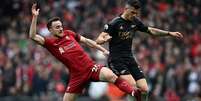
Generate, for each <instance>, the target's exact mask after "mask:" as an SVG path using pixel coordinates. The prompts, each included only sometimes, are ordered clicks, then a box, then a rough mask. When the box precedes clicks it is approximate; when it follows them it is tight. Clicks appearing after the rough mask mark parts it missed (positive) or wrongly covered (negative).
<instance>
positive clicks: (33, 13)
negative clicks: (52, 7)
mask: <svg viewBox="0 0 201 101" xmlns="http://www.w3.org/2000/svg"><path fill="white" fill-rule="evenodd" d="M39 10H40V9H37V8H36V3H34V4H33V5H32V8H31V11H32V15H33V16H38V15H39Z"/></svg>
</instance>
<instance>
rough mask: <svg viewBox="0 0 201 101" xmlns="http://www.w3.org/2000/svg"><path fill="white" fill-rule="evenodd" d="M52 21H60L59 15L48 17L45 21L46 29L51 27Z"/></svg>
mask: <svg viewBox="0 0 201 101" xmlns="http://www.w3.org/2000/svg"><path fill="white" fill-rule="evenodd" d="M54 21H61V19H60V18H59V17H53V18H51V19H49V20H48V22H47V28H48V29H50V28H51V27H52V22H54Z"/></svg>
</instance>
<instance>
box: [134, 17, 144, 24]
mask: <svg viewBox="0 0 201 101" xmlns="http://www.w3.org/2000/svg"><path fill="white" fill-rule="evenodd" d="M133 22H134V23H141V22H142V21H141V19H140V18H138V17H134V18H133Z"/></svg>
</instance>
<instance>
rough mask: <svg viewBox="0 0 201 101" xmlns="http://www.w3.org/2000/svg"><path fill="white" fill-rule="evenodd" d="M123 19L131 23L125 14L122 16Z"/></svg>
mask: <svg viewBox="0 0 201 101" xmlns="http://www.w3.org/2000/svg"><path fill="white" fill-rule="evenodd" d="M121 18H123V19H124V20H126V21H130V19H129V18H128V17H127V16H126V15H125V14H124V13H123V14H122V15H121Z"/></svg>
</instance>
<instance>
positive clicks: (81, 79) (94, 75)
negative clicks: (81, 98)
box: [66, 64, 103, 93]
mask: <svg viewBox="0 0 201 101" xmlns="http://www.w3.org/2000/svg"><path fill="white" fill-rule="evenodd" d="M102 67H103V66H102V65H98V64H95V65H94V66H93V67H92V68H91V69H89V70H88V71H87V72H85V73H84V75H79V76H77V77H74V78H71V79H70V80H69V84H68V86H67V89H66V93H82V92H83V90H84V88H85V86H86V85H87V84H89V83H90V82H91V81H99V75H100V70H101V69H102Z"/></svg>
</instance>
